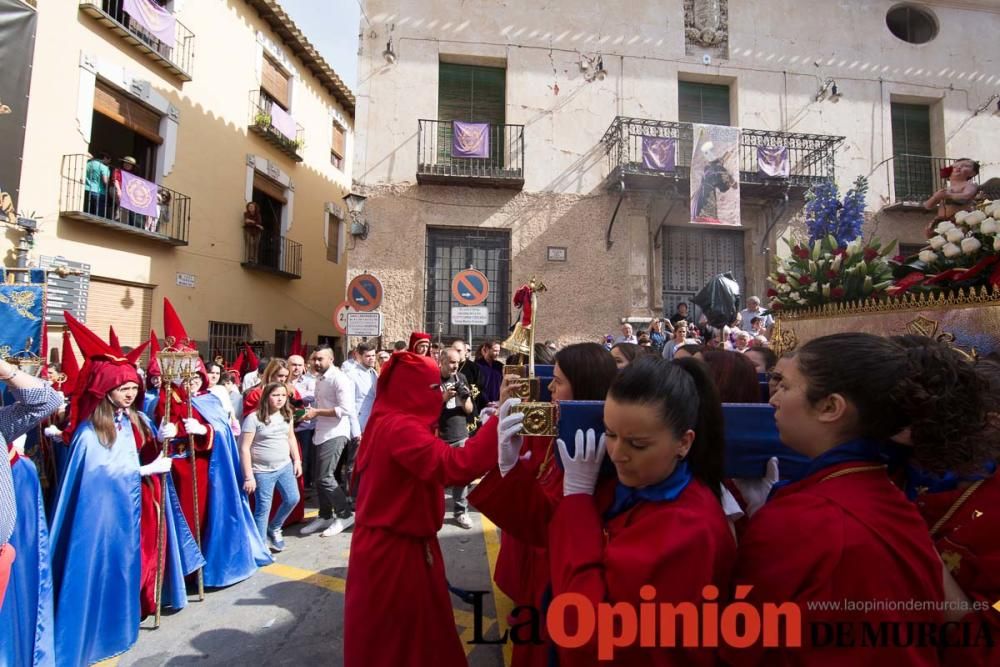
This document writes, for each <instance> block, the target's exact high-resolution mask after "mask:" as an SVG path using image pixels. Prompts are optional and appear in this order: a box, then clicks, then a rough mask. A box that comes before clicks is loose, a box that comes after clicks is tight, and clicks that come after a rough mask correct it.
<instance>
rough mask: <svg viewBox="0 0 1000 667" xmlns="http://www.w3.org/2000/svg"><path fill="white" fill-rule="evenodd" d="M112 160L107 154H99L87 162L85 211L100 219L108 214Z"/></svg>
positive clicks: (84, 186)
mask: <svg viewBox="0 0 1000 667" xmlns="http://www.w3.org/2000/svg"><path fill="white" fill-rule="evenodd" d="M110 162H111V158H110V157H109V156H108V154H107V153H99V154H98V155H97V157H92V158H90V159H89V160H87V169H86V173H85V176H84V185H83V188H84V191H85V192H86V195H87V198H86V200H84V209H83V210H84V211H85V212H87V213H89V214H91V215H96V216H97V217H99V218H104V217H107V214H108V182H109V181H110V180H111V168H110V167H109V166H108V164H110Z"/></svg>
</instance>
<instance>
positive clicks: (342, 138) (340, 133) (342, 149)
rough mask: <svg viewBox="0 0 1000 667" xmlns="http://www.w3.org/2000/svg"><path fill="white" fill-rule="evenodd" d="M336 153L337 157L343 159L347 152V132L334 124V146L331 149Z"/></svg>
mask: <svg viewBox="0 0 1000 667" xmlns="http://www.w3.org/2000/svg"><path fill="white" fill-rule="evenodd" d="M330 150H332V151H333V152H334V153H336V155H337V157H339V158H341V159H343V158H344V155H345V154H346V150H347V131H346V130H345V129H344V128H342V127H340V126H339V125H337V123H334V124H333V146H332V147H331V149H330Z"/></svg>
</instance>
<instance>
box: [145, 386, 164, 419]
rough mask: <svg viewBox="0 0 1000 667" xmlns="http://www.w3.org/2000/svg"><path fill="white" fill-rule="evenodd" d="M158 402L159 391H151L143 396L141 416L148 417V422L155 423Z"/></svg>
mask: <svg viewBox="0 0 1000 667" xmlns="http://www.w3.org/2000/svg"><path fill="white" fill-rule="evenodd" d="M159 400H160V391H159V389H151V390H149V391H147V392H146V393H145V394H143V397H142V414H144V415H146V416H147V417H149V419H150V421H154V422H155V421H156V404H157V403H158V402H159Z"/></svg>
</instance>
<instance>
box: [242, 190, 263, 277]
mask: <svg viewBox="0 0 1000 667" xmlns="http://www.w3.org/2000/svg"><path fill="white" fill-rule="evenodd" d="M243 232H244V234H245V235H246V239H247V259H248V260H251V261H254V262H256V261H257V254H258V252H259V251H260V237H261V234H262V233H263V232H264V223H263V222H261V218H260V206H258V205H257V202H255V201H251V202H247V207H246V210H245V211H244V212H243Z"/></svg>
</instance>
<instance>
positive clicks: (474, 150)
mask: <svg viewBox="0 0 1000 667" xmlns="http://www.w3.org/2000/svg"><path fill="white" fill-rule="evenodd" d="M451 156H452V157H475V158H485V157H489V156H490V126H489V123H463V122H462V121H459V120H453V121H452V122H451Z"/></svg>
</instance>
